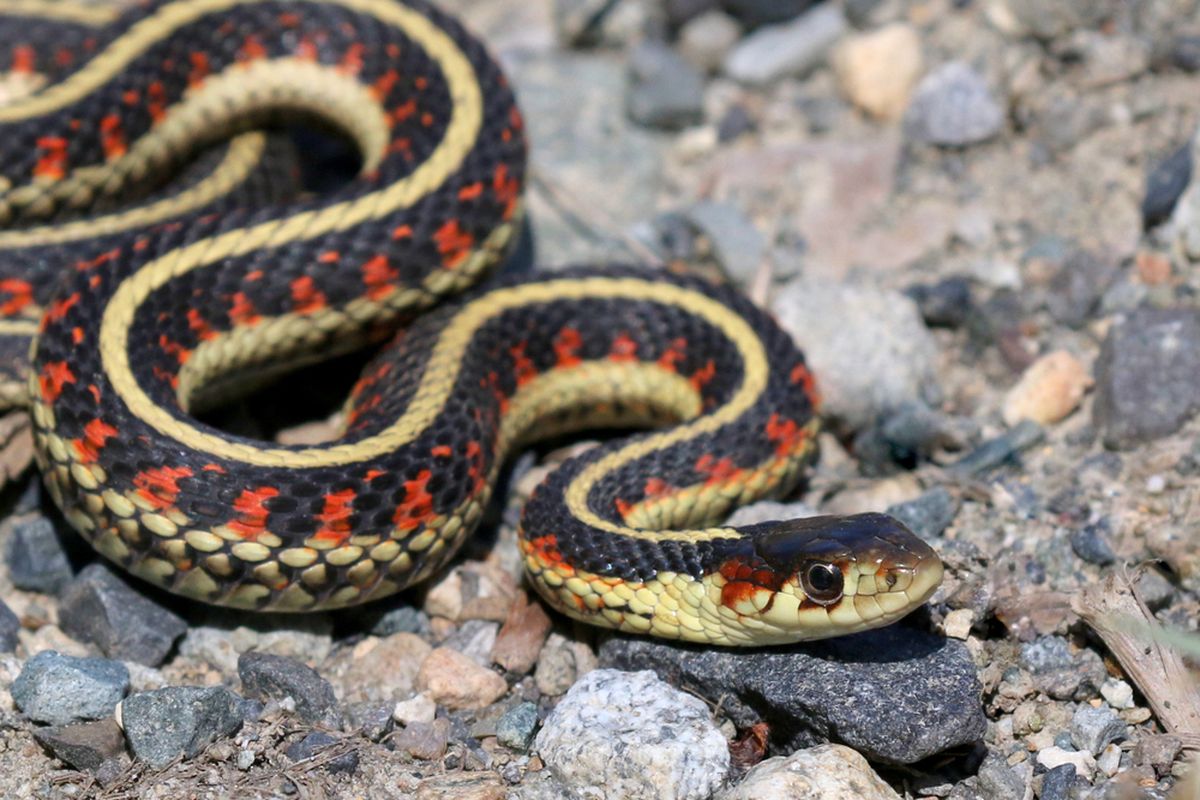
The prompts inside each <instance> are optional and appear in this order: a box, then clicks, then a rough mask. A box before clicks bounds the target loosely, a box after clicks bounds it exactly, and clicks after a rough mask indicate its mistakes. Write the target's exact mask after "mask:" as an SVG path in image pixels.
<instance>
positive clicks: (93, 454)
mask: <svg viewBox="0 0 1200 800" xmlns="http://www.w3.org/2000/svg"><path fill="white" fill-rule="evenodd" d="M116 435H117V429H116V428H114V427H113V426H112V425H109V424H108V423H107V422H104V421H103V420H101V419H99V418H96V419H93V420H92V421H91V422H89V423H88V424H87V425H85V426H84V428H83V438H81V439H73V440H72V441H71V444H72V445H74V446H75V452H76V454H78V456H79V460H80V462H82V463H84V464H94V463H95V462H96V460H97V459H98V458H100V451H101V450H102V449H103V448H104V445H105V443H106V442H108V440H109V439H111V438H112V437H114V436H116Z"/></svg>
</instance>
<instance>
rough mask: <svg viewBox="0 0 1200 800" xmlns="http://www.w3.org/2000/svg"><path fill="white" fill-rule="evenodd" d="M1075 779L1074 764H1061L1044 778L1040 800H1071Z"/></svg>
mask: <svg viewBox="0 0 1200 800" xmlns="http://www.w3.org/2000/svg"><path fill="white" fill-rule="evenodd" d="M1075 778H1076V775H1075V766H1074V765H1073V764H1059V765H1058V766H1057V767H1055V768H1054V769H1052V770H1050V771H1049V772H1047V773H1046V774H1045V775H1044V776H1042V791H1041V794H1039V795H1038V797H1039V798H1040V800H1069V798H1070V797H1071V787H1072V786H1074V785H1075Z"/></svg>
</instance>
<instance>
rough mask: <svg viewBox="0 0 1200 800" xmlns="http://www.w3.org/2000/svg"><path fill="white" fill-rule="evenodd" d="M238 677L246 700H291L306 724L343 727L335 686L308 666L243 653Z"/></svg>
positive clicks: (268, 655)
mask: <svg viewBox="0 0 1200 800" xmlns="http://www.w3.org/2000/svg"><path fill="white" fill-rule="evenodd" d="M238 677H239V678H241V680H242V693H243V694H245V696H246V697H249V698H252V699H256V700H276V701H282V700H284V698H288V697H290V698H292V700H293V702H294V703H295V708H296V714H297V715H298V716H299V717H300V719H302V720H304V721H305V722H308V723H312V724H317V723H326V724H329V725H334V726H336V725H337V724H339V723H340V718H341V715H340V714H339V712H338V709H337V698H336V697H335V696H334V693H333V686H331V685H330V684H329V681H327V680H325V679H324V678H322V677H321V676H320V675H318V674H317V671H316V670H314V669H313V668H311V667H309V666H308V665H307V664H303V663H301V662H299V661H296V660H295V659H292V658H285V657H284V656H277V655H272V654H271V653H257V652H251V653H243V654H242V656H241V658H239V659H238Z"/></svg>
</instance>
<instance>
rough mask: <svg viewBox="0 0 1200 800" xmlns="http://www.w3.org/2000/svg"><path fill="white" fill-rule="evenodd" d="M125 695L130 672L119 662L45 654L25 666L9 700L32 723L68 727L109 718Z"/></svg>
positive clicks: (27, 662) (51, 652)
mask: <svg viewBox="0 0 1200 800" xmlns="http://www.w3.org/2000/svg"><path fill="white" fill-rule="evenodd" d="M128 691H129V670H128V669H126V668H125V665H124V664H122V663H121V662H119V661H110V660H109V659H107V658H76V657H75V656H64V655H61V654H59V653H57V652H55V651H53V650H45V651H43V652H41V653H38V654H37V655H36V656H34V657H33V658H31V659H29V660H28V661H26V662H25V667H24V669H22V670H21V674H20V675H18V676H17V679H16V680H15V681H13V685H12V698H13V702H14V703H16V706H17V708H19V709H21V711H22V712H24V714H25V716H27V717H29V718H30V719H32V720H35V721H37V722H49V723H50V724H52V725H67V724H69V723H72V722H75V721H76V720H81V719H103V718H104V717H109V716H112V713H113V709H114V708H116V706H117V703H119V702H120V701H121V698H122V697H124V696H125V693H126V692H128Z"/></svg>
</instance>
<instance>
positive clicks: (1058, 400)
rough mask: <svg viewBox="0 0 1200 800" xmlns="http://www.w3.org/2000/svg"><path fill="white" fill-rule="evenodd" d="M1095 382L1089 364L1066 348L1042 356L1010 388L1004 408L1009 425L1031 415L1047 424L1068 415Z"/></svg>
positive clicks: (1004, 414)
mask: <svg viewBox="0 0 1200 800" xmlns="http://www.w3.org/2000/svg"><path fill="white" fill-rule="evenodd" d="M1091 386H1092V376H1091V375H1090V374H1089V373H1088V370H1087V367H1085V366H1084V365H1083V363H1082V362H1081V361H1080V360H1079V359H1077V358H1076V357H1075V356H1073V355H1071V354H1070V353H1068V352H1066V351H1065V350H1056V351H1054V352H1053V353H1047V354H1046V355H1044V356H1042V357H1041V358H1039V359H1038V360H1037V361H1035V362H1033V364H1031V365H1030V366H1029V369H1027V370H1025V374H1023V375H1022V376H1021V380H1019V381H1018V382H1017V385H1016V386H1014V387H1012V388H1011V389H1009V390H1008V394H1007V395H1005V397H1004V408H1003V411H1002V412H1001V414H1002V416H1003V417H1004V422H1005V424H1007V425H1010V426H1011V425H1016V424H1017V423H1018V422H1020V421H1021V420H1025V419H1030V420H1033V421H1034V422H1036V423H1038V424H1040V425H1048V424H1051V423H1054V422H1058V421H1059V420H1061V419H1063V418H1064V417H1066V416H1067V415H1068V414H1070V413H1071V412H1072V411H1074V410H1075V409H1076V408H1077V407H1078V406H1079V402H1080V401H1081V400H1082V399H1083V395H1084V394H1085V393H1086V392H1087V390H1088V389H1089V388H1091Z"/></svg>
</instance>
